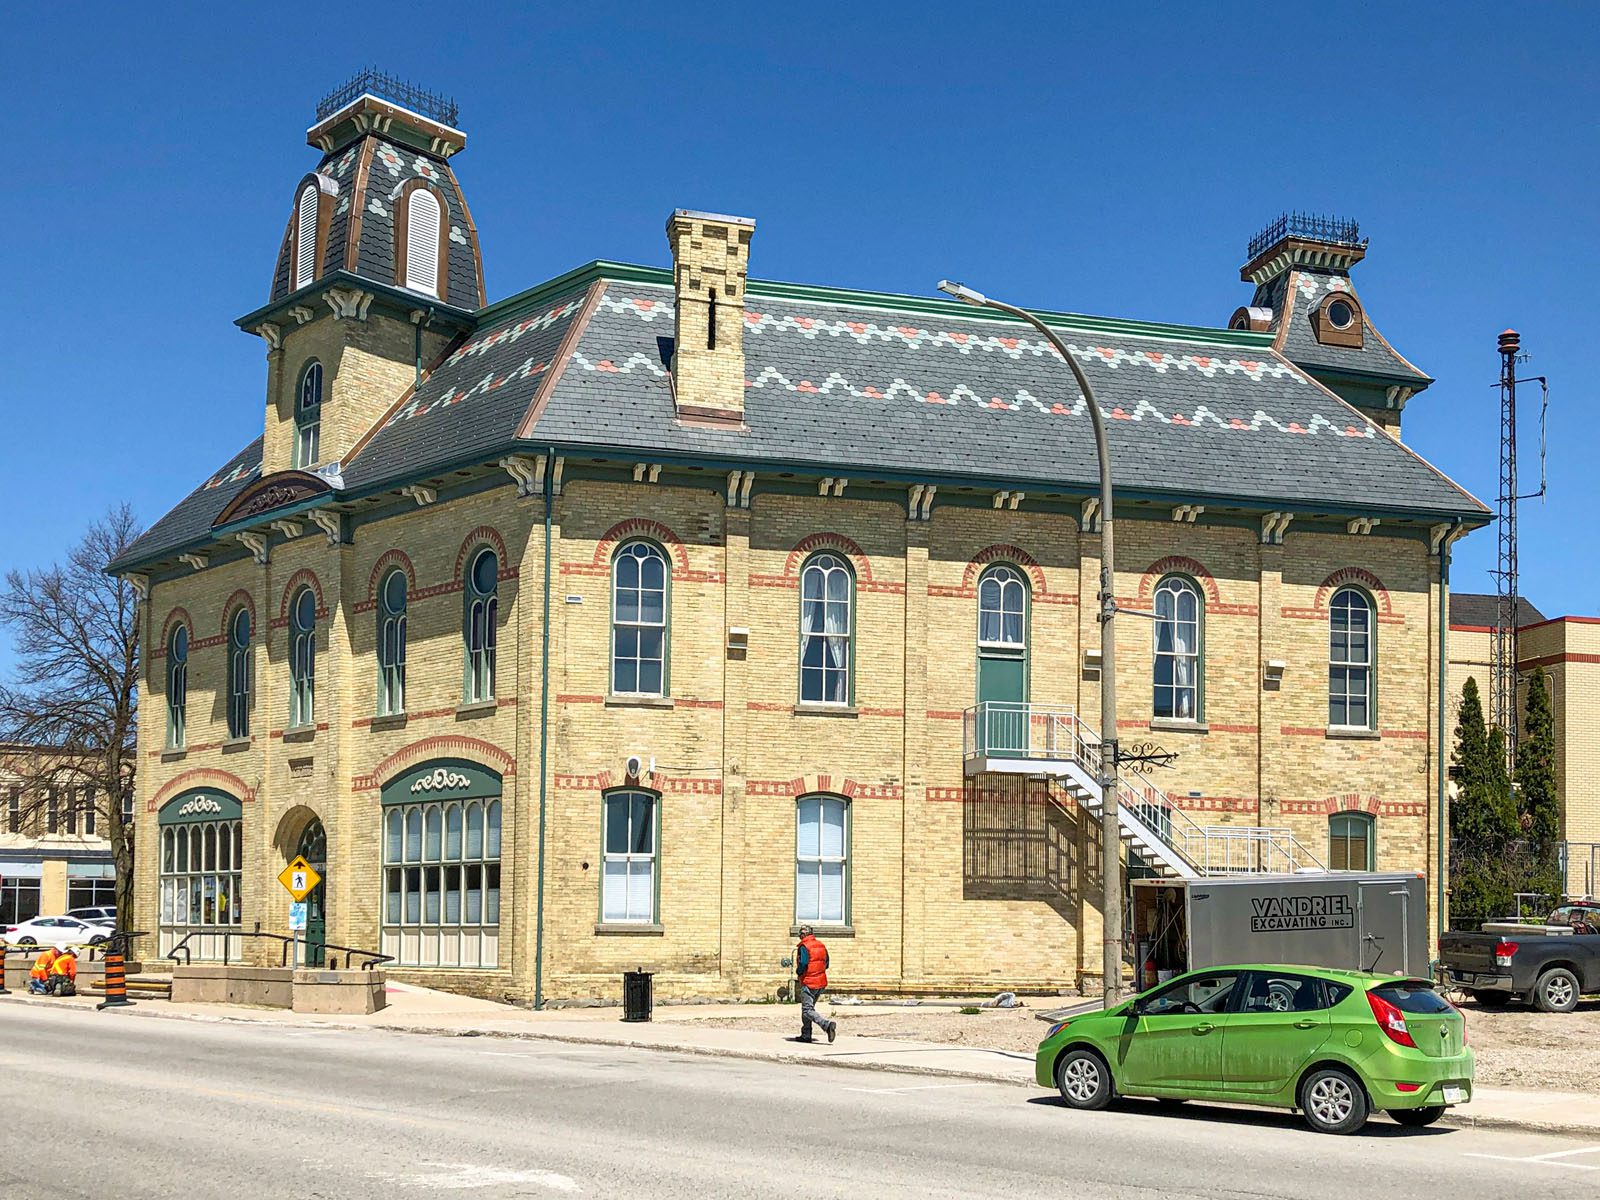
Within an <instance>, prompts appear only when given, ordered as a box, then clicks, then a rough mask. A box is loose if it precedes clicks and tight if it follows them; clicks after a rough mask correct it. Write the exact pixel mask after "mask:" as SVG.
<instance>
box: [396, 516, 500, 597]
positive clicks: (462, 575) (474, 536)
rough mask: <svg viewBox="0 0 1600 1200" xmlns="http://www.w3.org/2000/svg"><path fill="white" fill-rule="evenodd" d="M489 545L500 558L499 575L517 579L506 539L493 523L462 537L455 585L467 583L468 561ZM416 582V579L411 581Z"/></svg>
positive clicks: (461, 585) (457, 552)
mask: <svg viewBox="0 0 1600 1200" xmlns="http://www.w3.org/2000/svg"><path fill="white" fill-rule="evenodd" d="M482 546H488V547H489V548H490V549H492V550H493V551H494V552H495V557H497V558H498V559H499V560H500V571H499V575H500V578H501V579H515V578H516V577H517V569H516V568H515V567H514V566H512V565H511V558H510V556H509V555H508V554H507V553H506V541H505V539H504V538H503V537H501V536H500V532H499V530H497V529H495V527H494V526H492V525H479V526H478V527H477V528H476V529H474V530H473V531H472V532H471V533H469V534H467V536H466V537H465V538H464V539H462V542H461V549H459V550H457V551H456V573H455V585H456V587H457V588H463V587H465V586H466V583H467V562H468V560H469V559H471V558H472V556H473V554H474V553H475V552H476V551H477V550H478V549H479V547H482ZM411 582H412V583H413V584H415V582H416V580H415V579H413V580H412V581H411Z"/></svg>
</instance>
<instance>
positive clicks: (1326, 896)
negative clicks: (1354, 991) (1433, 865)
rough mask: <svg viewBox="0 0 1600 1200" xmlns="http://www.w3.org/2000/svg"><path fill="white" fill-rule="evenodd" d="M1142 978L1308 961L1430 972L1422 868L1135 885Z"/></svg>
mask: <svg viewBox="0 0 1600 1200" xmlns="http://www.w3.org/2000/svg"><path fill="white" fill-rule="evenodd" d="M1132 924H1133V929H1134V938H1135V943H1136V949H1137V952H1138V955H1139V957H1138V959H1137V960H1136V961H1137V964H1138V968H1139V975H1138V978H1139V983H1140V986H1141V987H1145V986H1148V985H1150V984H1153V983H1154V982H1156V980H1155V979H1154V978H1151V977H1150V971H1151V969H1152V968H1153V969H1154V970H1155V971H1158V972H1161V977H1163V978H1164V977H1165V975H1166V973H1168V972H1178V971H1188V970H1192V969H1197V968H1201V967H1217V966H1224V965H1227V964H1229V963H1283V964H1291V963H1303V964H1305V965H1306V966H1317V967H1340V968H1344V969H1346V970H1353V971H1373V972H1377V973H1379V974H1390V973H1393V974H1405V975H1415V976H1419V977H1421V978H1424V979H1426V978H1428V977H1429V968H1430V964H1429V961H1428V896H1427V884H1426V881H1425V880H1424V879H1423V877H1422V876H1421V875H1420V874H1414V873H1411V872H1407V873H1404V874H1375V873H1368V872H1358V871H1326V872H1323V871H1319V872H1315V873H1312V872H1307V873H1304V874H1297V875H1235V876H1222V877H1218V876H1213V877H1210V878H1206V879H1137V880H1134V881H1133V922H1132Z"/></svg>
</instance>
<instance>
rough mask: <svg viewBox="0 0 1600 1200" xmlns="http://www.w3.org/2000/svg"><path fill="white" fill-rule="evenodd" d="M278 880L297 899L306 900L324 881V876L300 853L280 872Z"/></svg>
mask: <svg viewBox="0 0 1600 1200" xmlns="http://www.w3.org/2000/svg"><path fill="white" fill-rule="evenodd" d="M278 882H279V883H281V884H283V888H284V890H285V891H286V892H288V893H289V895H291V896H293V897H294V898H295V899H296V900H304V899H305V898H306V897H307V896H309V895H310V894H311V893H312V892H314V891H315V890H316V888H317V884H319V883H321V882H322V876H321V875H318V874H317V873H316V872H315V871H313V870H312V869H311V864H310V863H308V862H307V861H306V860H305V859H303V858H301V857H300V856H299V855H298V854H297V855H295V856H294V859H293V860H292V861H291V862H290V863H289V865H288V866H287V867H285V868H284V869H283V870H282V871H280V872H279V873H278Z"/></svg>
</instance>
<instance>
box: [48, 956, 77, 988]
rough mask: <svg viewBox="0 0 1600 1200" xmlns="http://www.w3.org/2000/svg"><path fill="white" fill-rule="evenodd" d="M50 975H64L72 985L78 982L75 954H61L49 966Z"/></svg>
mask: <svg viewBox="0 0 1600 1200" xmlns="http://www.w3.org/2000/svg"><path fill="white" fill-rule="evenodd" d="M50 974H52V975H65V976H66V977H67V978H68V979H70V980H72V981H73V982H74V983H76V982H77V980H78V956H77V955H76V954H63V955H60V956H59V957H57V959H56V961H55V962H53V963H51V964H50Z"/></svg>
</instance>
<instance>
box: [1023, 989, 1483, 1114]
mask: <svg viewBox="0 0 1600 1200" xmlns="http://www.w3.org/2000/svg"><path fill="white" fill-rule="evenodd" d="M1472 1065H1473V1056H1472V1050H1471V1049H1470V1048H1469V1047H1468V1046H1467V1025H1466V1020H1465V1018H1463V1017H1462V1015H1461V1012H1460V1011H1459V1010H1458V1009H1456V1008H1455V1007H1454V1006H1453V1005H1451V1004H1450V1003H1449V1002H1448V1001H1447V1000H1445V999H1444V997H1442V996H1441V995H1439V993H1438V992H1437V991H1435V990H1434V987H1433V985H1432V984H1431V983H1428V982H1426V981H1424V980H1420V979H1405V978H1401V977H1398V976H1394V975H1364V974H1360V973H1358V972H1355V971H1336V970H1329V969H1325V968H1322V967H1285V966H1240V967H1211V968H1208V969H1206V970H1203V971H1191V972H1189V973H1188V974H1185V975H1180V976H1178V977H1177V978H1176V979H1173V980H1171V981H1169V982H1167V983H1163V984H1161V985H1159V986H1158V987H1156V988H1153V989H1152V990H1150V991H1148V992H1145V993H1143V994H1142V995H1139V996H1136V997H1134V998H1133V999H1132V1000H1129V1001H1127V1002H1125V1003H1123V1004H1120V1005H1118V1006H1116V1007H1115V1008H1112V1009H1110V1010H1106V1011H1101V1012H1093V1013H1087V1014H1085V1015H1083V1016H1077V1017H1072V1018H1071V1019H1069V1020H1066V1021H1063V1022H1061V1023H1060V1024H1058V1025H1054V1026H1052V1027H1051V1029H1050V1032H1049V1033H1048V1034H1046V1035H1045V1039H1044V1041H1042V1042H1040V1043H1039V1050H1038V1053H1037V1055H1036V1057H1035V1062H1034V1076H1035V1078H1036V1079H1037V1080H1038V1081H1039V1084H1040V1086H1042V1087H1052V1086H1053V1087H1056V1088H1058V1089H1059V1090H1060V1092H1061V1097H1062V1099H1063V1100H1065V1101H1066V1102H1067V1103H1068V1104H1069V1105H1071V1106H1072V1107H1073V1108H1084V1109H1095V1108H1104V1107H1105V1106H1106V1105H1107V1104H1109V1103H1111V1101H1112V1100H1113V1099H1114V1098H1115V1097H1116V1096H1118V1095H1125V1096H1153V1097H1156V1098H1158V1099H1162V1100H1168V1101H1183V1100H1213V1101H1220V1102H1222V1103H1225V1104H1262V1105H1268V1106H1271V1107H1276V1108H1289V1109H1299V1110H1300V1112H1301V1113H1302V1114H1303V1115H1304V1117H1305V1121H1306V1123H1307V1124H1308V1125H1310V1126H1311V1128H1313V1129H1315V1130H1318V1131H1319V1132H1322V1133H1354V1132H1355V1131H1356V1130H1357V1129H1360V1128H1361V1126H1362V1125H1363V1124H1364V1123H1365V1122H1366V1120H1367V1117H1368V1115H1369V1114H1370V1113H1371V1112H1372V1110H1374V1109H1379V1110H1382V1111H1384V1112H1387V1113H1389V1114H1390V1115H1391V1116H1393V1117H1394V1119H1395V1120H1397V1121H1399V1122H1400V1123H1401V1124H1402V1125H1414V1126H1421V1125H1431V1124H1433V1122H1435V1121H1437V1120H1438V1119H1439V1118H1440V1117H1441V1116H1443V1115H1444V1111H1445V1109H1446V1108H1449V1107H1450V1106H1451V1105H1455V1104H1465V1103H1466V1102H1467V1101H1468V1100H1470V1099H1472Z"/></svg>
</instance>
